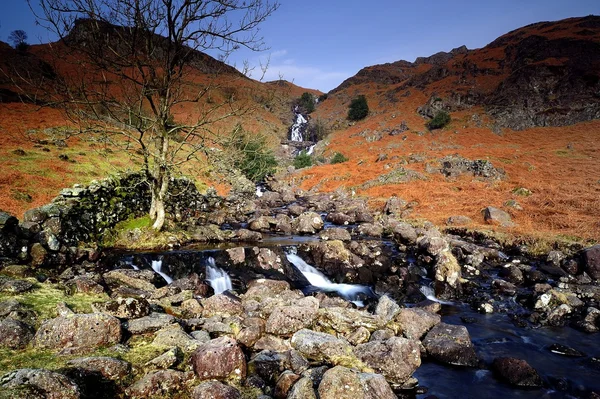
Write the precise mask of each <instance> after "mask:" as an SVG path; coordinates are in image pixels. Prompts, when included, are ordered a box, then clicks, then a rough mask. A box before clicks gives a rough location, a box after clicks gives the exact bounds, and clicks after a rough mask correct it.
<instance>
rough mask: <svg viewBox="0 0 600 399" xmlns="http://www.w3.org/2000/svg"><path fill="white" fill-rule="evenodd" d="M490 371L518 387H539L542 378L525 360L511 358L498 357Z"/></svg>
mask: <svg viewBox="0 0 600 399" xmlns="http://www.w3.org/2000/svg"><path fill="white" fill-rule="evenodd" d="M492 370H494V372H495V373H496V374H497V375H498V376H499V377H500V378H501V379H503V380H505V381H506V382H508V383H509V384H511V385H515V386H518V387H541V386H542V378H541V377H540V375H539V374H538V373H537V371H536V370H535V369H534V368H533V367H531V366H530V365H529V363H527V362H526V361H525V360H522V359H516V358H513V357H498V358H496V359H494V362H493V363H492Z"/></svg>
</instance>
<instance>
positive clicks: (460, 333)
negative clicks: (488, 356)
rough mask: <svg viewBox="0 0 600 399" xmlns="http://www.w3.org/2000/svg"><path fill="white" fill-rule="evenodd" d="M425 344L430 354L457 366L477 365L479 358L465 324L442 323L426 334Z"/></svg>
mask: <svg viewBox="0 0 600 399" xmlns="http://www.w3.org/2000/svg"><path fill="white" fill-rule="evenodd" d="M423 346H424V347H425V349H426V350H427V353H428V355H429V356H431V357H433V358H434V359H436V360H438V361H440V362H442V363H447V364H452V365H455V366H470V367H475V366H477V364H478V362H479V360H478V358H477V354H476V353H475V348H474V347H473V343H472V342H471V337H470V336H469V331H468V330H467V328H466V327H465V326H457V325H452V324H446V323H440V324H438V325H436V326H435V327H433V328H432V329H431V330H430V331H429V332H428V333H427V335H426V336H425V339H424V340H423Z"/></svg>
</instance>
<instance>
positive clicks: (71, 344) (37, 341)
mask: <svg viewBox="0 0 600 399" xmlns="http://www.w3.org/2000/svg"><path fill="white" fill-rule="evenodd" d="M120 341H121V323H120V322H119V319H117V318H116V317H113V316H109V315H107V314H103V313H92V314H70V315H66V316H59V317H57V318H55V319H50V320H46V321H44V322H43V323H42V325H41V326H40V328H39V329H38V331H37V333H36V334H35V337H34V338H33V343H34V345H35V346H36V347H38V348H48V349H62V350H63V351H65V350H68V351H90V350H94V349H96V348H100V347H107V346H111V345H114V344H117V343H119V342H120Z"/></svg>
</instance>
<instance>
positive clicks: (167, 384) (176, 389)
mask: <svg viewBox="0 0 600 399" xmlns="http://www.w3.org/2000/svg"><path fill="white" fill-rule="evenodd" d="M192 378H193V374H192V373H191V372H183V371H176V370H158V371H151V372H149V373H147V374H145V375H144V376H143V377H142V378H141V379H139V380H138V381H136V382H135V383H134V384H133V385H131V386H130V387H129V388H127V390H126V391H125V393H126V394H127V397H129V398H132V399H134V398H135V399H142V398H157V397H158V398H163V397H171V396H172V395H174V394H176V393H182V392H185V391H186V390H187V386H186V385H187V383H188V382H190V381H191V380H192Z"/></svg>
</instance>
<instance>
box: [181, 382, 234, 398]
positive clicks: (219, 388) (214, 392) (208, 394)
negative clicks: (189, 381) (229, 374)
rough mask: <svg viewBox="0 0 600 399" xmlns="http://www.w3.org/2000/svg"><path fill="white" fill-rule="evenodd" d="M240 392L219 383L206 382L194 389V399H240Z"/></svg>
mask: <svg viewBox="0 0 600 399" xmlns="http://www.w3.org/2000/svg"><path fill="white" fill-rule="evenodd" d="M241 397H242V395H241V394H240V391H238V390H237V389H235V388H234V387H231V386H229V385H225V384H223V383H221V382H219V381H206V382H203V383H202V384H200V385H198V386H197V387H196V388H194V391H193V392H192V399H240V398H241Z"/></svg>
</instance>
